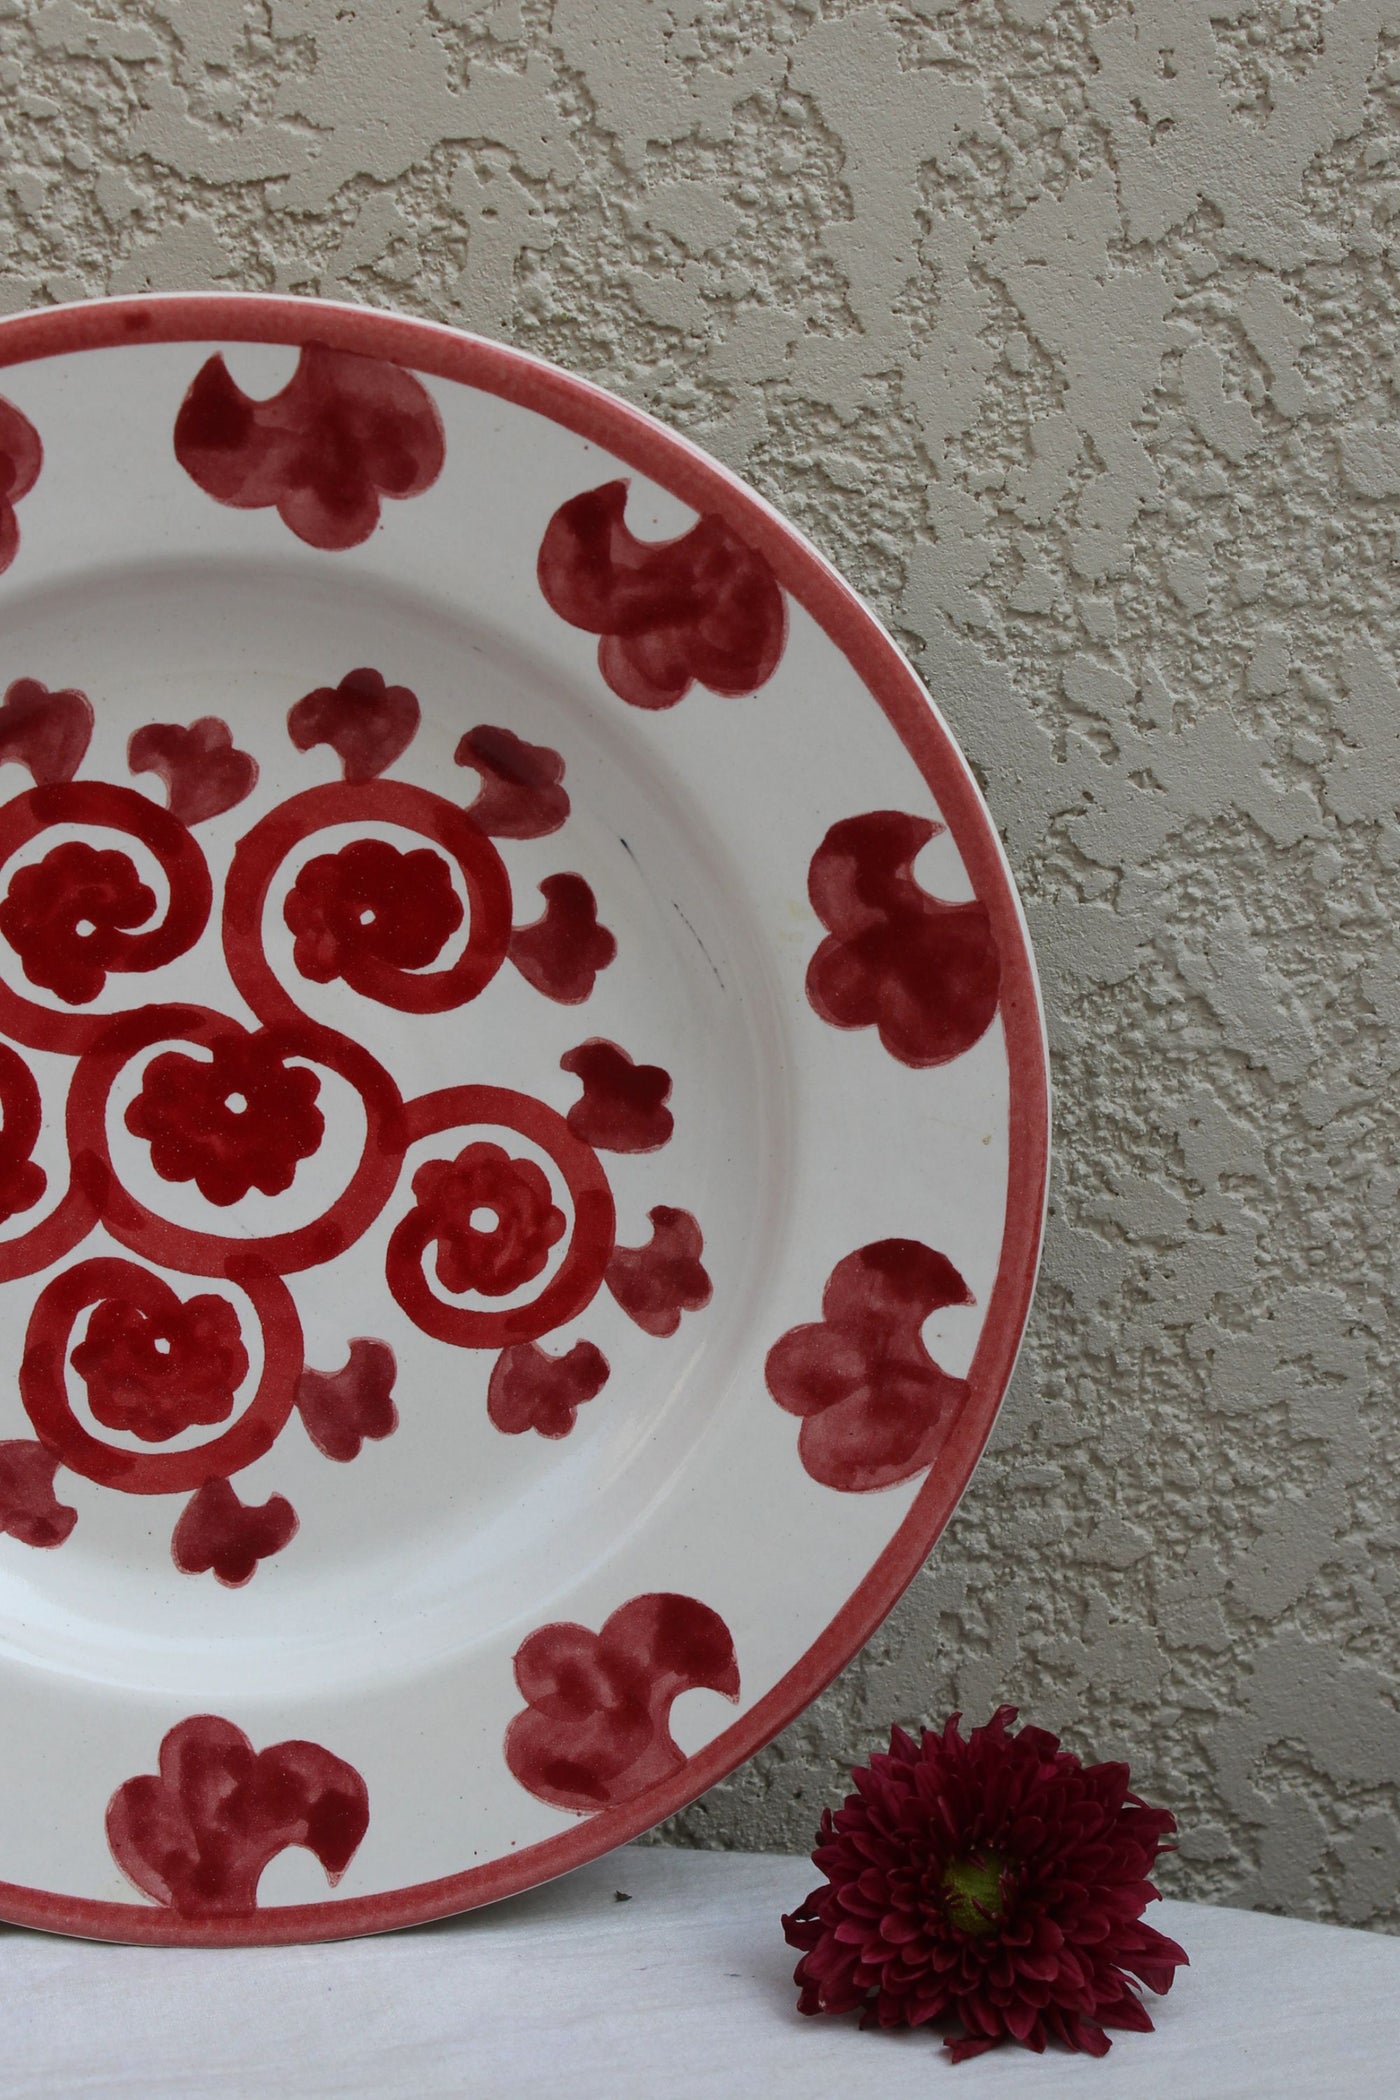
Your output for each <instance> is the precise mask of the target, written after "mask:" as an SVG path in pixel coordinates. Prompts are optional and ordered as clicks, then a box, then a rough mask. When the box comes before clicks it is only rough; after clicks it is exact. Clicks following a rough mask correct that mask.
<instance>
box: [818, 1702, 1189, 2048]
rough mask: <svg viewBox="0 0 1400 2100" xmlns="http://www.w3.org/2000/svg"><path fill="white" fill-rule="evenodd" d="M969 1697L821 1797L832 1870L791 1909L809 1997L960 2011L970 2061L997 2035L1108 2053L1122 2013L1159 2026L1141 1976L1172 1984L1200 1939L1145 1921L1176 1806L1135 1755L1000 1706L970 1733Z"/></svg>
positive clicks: (877, 2012) (924, 2014)
mask: <svg viewBox="0 0 1400 2100" xmlns="http://www.w3.org/2000/svg"><path fill="white" fill-rule="evenodd" d="M961 1719H962V1716H961V1714H954V1715H953V1717H952V1719H951V1720H950V1721H949V1722H948V1723H947V1725H946V1727H945V1728H944V1729H943V1731H942V1733H941V1734H935V1733H934V1732H933V1731H932V1730H926V1731H925V1733H924V1736H923V1740H922V1742H920V1743H915V1742H914V1741H913V1740H912V1739H911V1738H910V1737H909V1736H907V1735H906V1734H905V1733H904V1731H903V1729H901V1728H896V1729H894V1730H893V1731H892V1733H891V1736H890V1747H889V1752H888V1754H887V1755H877V1756H875V1757H872V1758H871V1760H870V1764H869V1767H868V1769H867V1768H865V1767H862V1768H860V1769H858V1770H857V1771H855V1772H854V1773H853V1774H852V1775H851V1776H852V1778H853V1779H854V1780H855V1783H856V1788H857V1791H856V1792H855V1793H854V1794H850V1795H848V1796H847V1799H846V1804H845V1806H844V1807H843V1808H840V1809H838V1810H837V1812H836V1814H835V1815H833V1814H832V1813H831V1811H830V1810H829V1809H828V1810H826V1811H825V1812H824V1813H823V1816H822V1822H821V1832H820V1843H819V1844H818V1846H817V1849H816V1851H815V1852H814V1853H813V1854H812V1860H813V1864H814V1865H815V1866H817V1867H819V1868H820V1869H821V1871H822V1872H823V1873H824V1874H825V1875H826V1877H827V1879H826V1882H825V1883H824V1885H823V1886H822V1887H821V1888H819V1889H815V1890H814V1891H813V1892H812V1894H811V1895H810V1896H809V1897H808V1898H807V1900H806V1902H805V1903H804V1904H802V1905H801V1907H800V1908H799V1909H798V1910H797V1911H795V1912H794V1913H793V1915H792V1916H791V1917H787V1918H784V1919H783V1930H784V1932H785V1933H786V1935H787V1938H788V1941H789V1943H790V1945H792V1946H794V1947H801V1948H802V1949H803V1950H804V1951H803V1955H802V1959H801V1961H800V1962H799V1963H798V1964H797V1968H796V1971H795V1972H794V1980H795V1982H796V1983H797V1984H798V1985H799V1987H800V1992H801V1995H800V1997H799V1999H798V2006H799V2009H800V2010H801V2011H802V2012H804V2013H844V2012H855V2011H860V2012H861V2013H862V2014H863V2015H864V2017H863V2020H862V2024H863V2025H865V2026H879V2027H919V2026H922V2025H923V2024H924V2023H925V2022H927V2021H937V2022H939V2024H940V2025H945V2024H946V2025H952V2024H954V2023H960V2024H961V2028H962V2030H963V2031H962V2032H961V2033H960V2034H954V2035H952V2036H950V2037H949V2038H948V2039H947V2040H946V2041H945V2044H944V2046H945V2047H946V2048H947V2049H948V2050H949V2051H950V2053H951V2055H952V2058H953V2061H954V2062H955V2063H958V2062H961V2060H962V2059H963V2058H964V2057H967V2056H980V2055H981V2054H982V2052H983V2050H984V2049H991V2048H993V2047H994V2046H995V2045H996V2044H997V2043H998V2042H1003V2041H1016V2042H1024V2043H1025V2044H1026V2046H1027V2047H1028V2048H1031V2049H1035V2050H1037V2051H1039V2050H1042V2049H1043V2048H1044V2047H1045V2044H1046V2042H1047V2041H1049V2040H1056V2041H1060V2042H1062V2043H1064V2044H1065V2046H1066V2047H1068V2048H1070V2049H1083V2050H1087V2051H1088V2052H1089V2054H1090V2055H1093V2056H1102V2055H1104V2054H1105V2053H1106V2051H1107V2050H1108V2048H1109V2038H1108V2036H1107V2035H1106V2034H1105V2032H1104V2029H1105V2028H1106V2027H1119V2028H1136V2029H1139V2030H1148V2031H1150V2030H1151V2027H1152V2022H1151V2020H1150V2019H1149V2018H1148V2016H1147V2012H1146V2010H1145V2008H1144V2006H1143V2003H1142V2000H1141V1998H1140V1996H1139V1995H1138V1990H1137V1986H1136V1984H1135V1983H1134V1982H1133V1980H1132V1979H1133V1978H1134V1977H1136V1978H1137V1979H1138V1980H1139V1981H1140V1982H1141V1983H1143V1984H1146V1986H1147V1987H1148V1989H1149V1990H1153V1991H1166V1990H1169V1989H1170V1988H1171V1983H1172V1977H1173V1973H1174V1971H1175V1970H1176V1969H1177V1968H1179V1967H1180V1966H1181V1965H1182V1964H1183V1963H1184V1962H1185V1961H1186V1955H1185V1954H1184V1953H1183V1951H1182V1949H1181V1948H1180V1947H1178V1946H1177V1944H1176V1942H1175V1941H1174V1940H1169V1939H1167V1938H1166V1937H1165V1935H1164V1934H1162V1933H1160V1932H1156V1931H1154V1930H1153V1928H1152V1926H1150V1925H1144V1924H1143V1923H1142V1922H1141V1919H1142V1913H1143V1910H1144V1909H1145V1908H1146V1906H1147V1905H1148V1904H1149V1903H1150V1902H1152V1901H1153V1900H1154V1899H1155V1898H1156V1896H1157V1894H1158V1891H1157V1890H1156V1889H1155V1888H1154V1887H1153V1886H1152V1883H1151V1882H1150V1881H1149V1880H1148V1879H1147V1876H1148V1873H1149V1872H1150V1870H1151V1867H1152V1864H1153V1862H1154V1860H1155V1859H1156V1857H1157V1854H1158V1852H1159V1851H1160V1850H1161V1849H1162V1841H1163V1839H1164V1837H1166V1835H1167V1834H1168V1833H1169V1832H1171V1831H1174V1830H1175V1828H1176V1821H1175V1818H1174V1817H1173V1816H1171V1815H1170V1814H1169V1813H1168V1812H1167V1810H1166V1809H1162V1808H1149V1807H1148V1806H1147V1805H1146V1803H1145V1802H1142V1801H1140V1800H1139V1799H1138V1797H1137V1795H1136V1794H1131V1793H1129V1791H1128V1767H1127V1766H1126V1765H1113V1764H1103V1765H1081V1763H1080V1762H1079V1759H1078V1758H1077V1757H1073V1756H1071V1755H1070V1753H1069V1752H1068V1751H1065V1750H1062V1749H1061V1748H1060V1744H1059V1738H1058V1737H1057V1736H1053V1735H1050V1734H1048V1733H1047V1732H1046V1730H1045V1729H1043V1728H1029V1727H1027V1728H1022V1729H1020V1730H1019V1731H1015V1732H1013V1730H1012V1728H1011V1723H1012V1722H1013V1721H1014V1720H1015V1719H1016V1708H1015V1707H1014V1706H1002V1707H999V1708H998V1709H997V1711H996V1713H995V1714H993V1716H992V1718H991V1720H990V1721H989V1722H988V1723H987V1725H986V1727H985V1728H974V1729H973V1730H972V1733H971V1735H970V1736H968V1737H967V1738H966V1739H964V1737H963V1735H962V1732H961V1730H960V1728H959V1726H958V1724H959V1722H960V1721H961Z"/></svg>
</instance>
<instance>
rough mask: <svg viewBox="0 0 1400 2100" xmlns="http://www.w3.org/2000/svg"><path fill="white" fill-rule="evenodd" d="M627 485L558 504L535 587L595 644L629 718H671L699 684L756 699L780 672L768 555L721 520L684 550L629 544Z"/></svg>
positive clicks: (683, 541) (700, 528)
mask: <svg viewBox="0 0 1400 2100" xmlns="http://www.w3.org/2000/svg"><path fill="white" fill-rule="evenodd" d="M626 508H627V483H626V482H625V481H609V482H605V483H604V485H603V486H602V487H601V488H597V489H589V490H588V491H587V492H586V493H585V494H583V495H581V496H574V497H572V498H571V499H570V501H569V502H567V503H565V504H563V505H562V506H561V507H560V508H559V509H558V510H557V511H556V512H555V513H554V516H553V517H552V518H551V519H550V522H549V527H548V530H547V531H546V533H545V536H544V539H543V541H542V543H541V546H540V554H539V581H540V589H541V590H542V591H543V592H544V595H545V597H546V599H547V600H548V602H549V604H550V605H551V606H552V607H553V609H554V611H555V612H557V613H558V614H559V616H560V618H561V619H563V620H567V621H568V622H569V624H570V625H571V626H573V627H582V628H584V629H586V630H587V632H588V633H589V634H597V635H601V636H602V640H601V641H600V642H599V644H598V668H599V670H600V671H601V672H602V674H603V676H604V678H605V679H606V680H607V682H608V684H609V685H610V686H611V687H612V689H613V691H614V692H615V693H616V694H617V696H618V698H619V699H621V700H626V701H627V702H628V703H629V705H630V706H632V707H647V708H656V707H674V706H675V704H676V702H677V701H678V700H680V699H682V698H683V697H684V695H685V694H686V693H688V692H689V691H690V688H691V686H692V685H694V684H697V683H698V684H700V685H703V686H707V687H708V688H709V690H710V691H711V692H712V693H724V694H730V695H733V694H738V693H751V692H754V691H756V690H757V688H758V687H759V686H761V685H764V684H766V683H767V681H768V680H769V679H770V678H771V677H772V675H773V673H774V671H775V670H776V669H777V666H778V659H779V658H780V657H781V655H782V653H783V642H784V640H785V638H786V635H787V608H786V606H785V604H784V602H783V594H782V592H781V591H780V590H779V588H778V584H777V581H776V579H775V577H774V575H773V572H772V570H771V569H770V568H769V566H768V563H767V562H766V561H765V560H764V558H763V556H762V555H761V554H759V553H757V552H756V551H755V550H754V549H753V548H752V547H746V546H745V545H744V542H743V541H742V540H741V539H739V538H738V537H737V536H736V534H734V533H733V532H732V531H731V530H730V528H729V527H728V526H727V525H726V524H725V523H724V520H723V519H722V518H717V517H704V518H701V519H700V521H699V523H698V524H696V525H694V526H692V527H691V529H690V531H689V532H687V533H685V534H684V535H683V536H682V537H681V538H680V539H677V540H665V541H661V542H652V543H649V542H647V541H644V540H638V539H634V538H633V536H632V534H631V533H630V532H629V531H628V529H627V525H626V522H625V519H624V513H625V511H626Z"/></svg>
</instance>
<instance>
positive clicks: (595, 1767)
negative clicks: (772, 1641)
mask: <svg viewBox="0 0 1400 2100" xmlns="http://www.w3.org/2000/svg"><path fill="white" fill-rule="evenodd" d="M515 1681H516V1683H517V1684H518V1685H519V1687H520V1689H521V1692H522V1693H523V1694H524V1697H525V1701H526V1709H525V1712H524V1713H520V1714H517V1715H516V1716H515V1719H514V1720H513V1721H512V1722H511V1724H510V1726H509V1728H508V1729H507V1730H506V1743H505V1751H506V1763H507V1764H508V1765H509V1767H510V1769H511V1771H512V1772H513V1773H514V1775H515V1777H516V1778H517V1779H518V1780H519V1781H520V1784H521V1785H522V1786H523V1787H525V1788H527V1789H528V1790H529V1792H530V1793H532V1794H535V1795H538V1797H539V1799H540V1800H541V1801H548V1802H550V1803H552V1805H553V1806H554V1807H555V1808H566V1809H572V1810H574V1811H576V1812H578V1813H581V1814H586V1813H589V1812H590V1811H592V1810H594V1809H599V1808H615V1807H616V1806H617V1805H618V1803H619V1802H622V1801H633V1800H635V1799H636V1798H637V1796H638V1795H639V1794H644V1793H645V1792H646V1791H647V1789H648V1787H651V1786H654V1785H655V1784H656V1782H657V1781H658V1780H660V1779H664V1778H666V1777H667V1775H668V1774H669V1773H671V1772H675V1771H677V1770H679V1768H680V1767H681V1766H682V1765H683V1764H684V1763H685V1761H686V1758H685V1752H684V1751H683V1750H681V1749H680V1748H679V1746H678V1745H677V1744H676V1742H675V1741H674V1740H673V1738H672V1735H671V1731H670V1727H669V1721H670V1714H671V1706H672V1702H673V1701H674V1700H675V1699H676V1698H678V1697H679V1695H680V1694H681V1693H682V1692H689V1691H700V1690H707V1691H712V1692H720V1693H722V1694H723V1695H724V1697H725V1698H726V1699H734V1700H737V1699H738V1697H739V1664H738V1659H737V1657H736V1656H735V1653H734V1642H733V1638H732V1637H731V1635H730V1632H729V1628H728V1627H727V1626H726V1625H725V1623H724V1621H723V1619H722V1618H721V1617H720V1615H719V1613H718V1612H716V1611H712V1610H711V1609H710V1607H709V1605H708V1604H701V1603H700V1602H699V1601H698V1599H696V1598H694V1597H682V1596H677V1595H674V1594H671V1593H665V1592H663V1593H660V1594H655V1595H651V1596H646V1597H634V1598H632V1600H631V1602H630V1603H627V1604H623V1605H620V1606H619V1607H618V1609H617V1610H616V1611H615V1612H614V1613H613V1614H612V1616H611V1617H610V1618H609V1619H608V1620H606V1621H605V1623H604V1625H603V1628H602V1631H601V1632H600V1633H590V1632H589V1630H588V1628H587V1627H586V1626H575V1625H571V1624H567V1623H565V1624H559V1625H554V1626H542V1627H540V1628H539V1630H538V1631H537V1632H535V1633H532V1634H531V1635H530V1636H529V1638H528V1639H527V1640H526V1641H525V1642H524V1643H523V1644H522V1646H521V1647H520V1649H519V1650H518V1652H517V1654H516V1658H515Z"/></svg>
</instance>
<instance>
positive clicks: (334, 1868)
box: [107, 1714, 369, 1918]
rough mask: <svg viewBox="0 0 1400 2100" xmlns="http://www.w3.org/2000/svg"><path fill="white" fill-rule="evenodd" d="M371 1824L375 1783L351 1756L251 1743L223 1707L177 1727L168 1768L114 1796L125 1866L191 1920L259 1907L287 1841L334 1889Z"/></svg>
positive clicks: (298, 1745)
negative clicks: (262, 1885) (266, 1874)
mask: <svg viewBox="0 0 1400 2100" xmlns="http://www.w3.org/2000/svg"><path fill="white" fill-rule="evenodd" d="M368 1828H369V1793H368V1790H367V1788H366V1786H365V1783H364V1781H363V1779H361V1777H360V1775H359V1773H358V1772H357V1771H356V1770H355V1768H354V1766H353V1765H349V1764H347V1763H346V1762H345V1759H344V1758H343V1757H336V1756H334V1755H333V1754H332V1753H331V1752H330V1751H329V1750H324V1749H322V1747H321V1745H320V1744H319V1743H303V1742H288V1743H273V1744H272V1745H271V1746H270V1747H269V1748H268V1749H266V1750H262V1751H257V1750H254V1748H253V1745H252V1743H251V1742H250V1741H249V1739H248V1737H247V1736H246V1735H245V1734H244V1733H243V1731H242V1729H241V1728H235V1727H234V1725H233V1723H232V1721H224V1720H221V1719H220V1718H219V1717H218V1715H216V1714H198V1715H196V1716H195V1717H194V1718H193V1719H192V1720H188V1721H181V1722H180V1723H179V1725H178V1726H177V1727H175V1728H172V1729H171V1730H170V1732H169V1734H168V1735H167V1736H166V1738H165V1740H164V1742H163V1743H162V1744H161V1746H160V1769H159V1771H158V1772H143V1773H142V1774H141V1776H140V1777H139V1778H137V1779H128V1780H127V1781H126V1782H125V1784H124V1785H122V1786H119V1787H118V1788H117V1791H116V1792H115V1794H113V1796H112V1798H111V1801H110V1802H109V1803H108V1806H107V1842H108V1844H109V1845H110V1846H111V1848H112V1857H113V1859H115V1861H116V1863H117V1865H118V1866H119V1867H120V1868H121V1870H122V1872H123V1874H125V1875H126V1877H127V1879H128V1880H129V1881H132V1882H134V1883H135V1885H136V1887H137V1888H138V1889H140V1891H141V1893H142V1894H143V1895H145V1896H150V1897H152V1898H153V1899H154V1900H155V1901H156V1902H157V1903H162V1904H164V1905H165V1906H166V1907H167V1908H168V1909H170V1910H173V1911H177V1912H178V1913H179V1914H180V1916H181V1917H185V1918H224V1917H237V1916H238V1915H239V1914H240V1913H243V1912H246V1911H251V1910H252V1909H254V1908H255V1906H256V1904H257V1900H258V1879H259V1877H260V1875H261V1874H262V1871H263V1868H264V1867H265V1866H266V1865H267V1863H268V1861H269V1860H271V1859H275V1858H276V1857H277V1854H278V1853H279V1852H285V1851H286V1850H287V1848H288V1846H290V1845H302V1846H304V1847H305V1848H306V1850H307V1851H308V1852H310V1853H313V1854H314V1855H315V1857H316V1858H317V1859H318V1860H319V1861H320V1863H321V1865H322V1867H323V1868H324V1870H325V1874H326V1879H327V1880H328V1881H329V1882H330V1883H331V1885H332V1887H334V1885H335V1883H336V1882H338V1881H339V1880H340V1877H341V1875H342V1874H343V1873H344V1872H345V1869H346V1868H347V1867H348V1866H349V1864H350V1862H351V1860H352V1859H353V1858H354V1856H355V1854H356V1852H357V1851H358V1850H359V1847H360V1841H361V1839H362V1838H363V1837H364V1834H365V1832H366V1830H367V1829H368Z"/></svg>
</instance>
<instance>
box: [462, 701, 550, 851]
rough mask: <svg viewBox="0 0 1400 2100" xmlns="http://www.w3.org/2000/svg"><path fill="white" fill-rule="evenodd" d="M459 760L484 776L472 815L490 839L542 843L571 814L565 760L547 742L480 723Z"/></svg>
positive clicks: (464, 743)
mask: <svg viewBox="0 0 1400 2100" xmlns="http://www.w3.org/2000/svg"><path fill="white" fill-rule="evenodd" d="M454 756H455V758H456V762H457V764H458V765H459V766H471V767H472V768H473V769H474V770H475V771H476V772H478V773H479V774H480V775H481V791H480V793H479V794H478V795H477V798H476V800H475V802H473V803H472V805H471V807H470V809H469V810H468V811H467V815H468V816H469V817H470V818H471V820H472V822H473V824H475V826H476V828H477V830H478V831H484V832H485V833H486V835H487V837H488V838H495V839H542V838H545V837H547V836H548V834H549V833H550V832H551V831H557V830H558V829H559V827H560V825H561V824H562V823H563V822H564V819H565V818H566V817H567V816H568V814H569V795H568V790H567V789H566V787H565V786H564V761H563V759H562V758H561V757H560V756H559V753H558V752H557V751H551V750H550V748H549V746H548V744H527V743H526V742H525V739H524V738H523V737H519V736H517V735H516V734H515V731H514V730H513V729H500V728H497V727H495V726H493V725H492V724H491V723H489V722H478V724H477V726H476V728H475V729H469V730H468V731H467V733H466V735H465V736H464V737H463V738H462V740H461V742H460V743H459V744H458V746H457V749H456V752H455V753H454Z"/></svg>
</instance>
